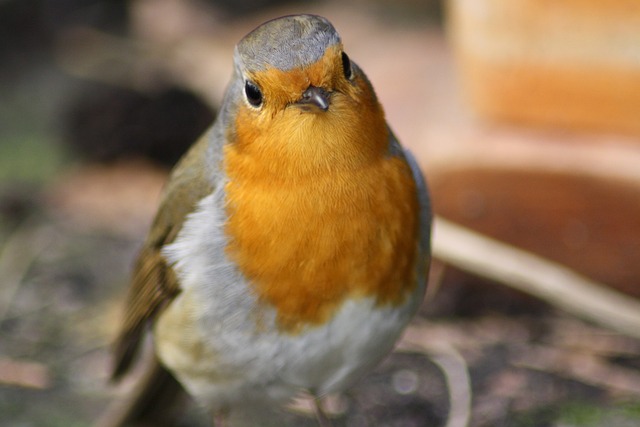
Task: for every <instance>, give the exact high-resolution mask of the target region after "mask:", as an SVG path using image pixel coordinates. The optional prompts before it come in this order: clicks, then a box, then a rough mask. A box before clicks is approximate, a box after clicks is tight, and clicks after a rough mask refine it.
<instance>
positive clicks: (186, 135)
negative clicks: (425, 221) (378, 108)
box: [0, 0, 640, 427]
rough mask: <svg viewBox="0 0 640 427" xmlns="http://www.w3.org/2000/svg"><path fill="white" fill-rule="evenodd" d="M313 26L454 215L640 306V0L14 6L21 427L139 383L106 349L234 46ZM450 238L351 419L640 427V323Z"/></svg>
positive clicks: (9, 257) (3, 354)
mask: <svg viewBox="0 0 640 427" xmlns="http://www.w3.org/2000/svg"><path fill="white" fill-rule="evenodd" d="M302 12H306V13H317V14H320V15H323V16H325V17H327V18H329V20H331V21H332V22H333V24H334V25H335V27H336V28H337V29H338V31H339V32H340V33H341V35H342V38H343V42H344V45H345V49H346V51H347V52H348V53H349V55H350V57H351V58H352V59H353V60H354V61H356V62H357V63H358V64H359V65H360V66H361V67H362V68H363V69H364V70H365V72H366V73H367V75H368V77H369V79H370V80H371V81H372V83H373V85H374V87H375V89H376V91H377V93H378V96H379V98H380V100H381V102H382V104H383V106H384V108H385V111H386V114H387V118H388V122H389V123H390V125H391V127H392V128H393V130H394V132H395V133H396V134H397V136H398V138H399V139H400V141H401V142H402V143H403V144H404V145H405V146H407V147H409V148H410V149H411V150H412V151H413V152H414V153H415V154H416V156H417V158H418V159H419V162H420V164H421V166H422V167H423V170H424V172H425V174H426V176H427V179H428V181H429V183H430V187H431V191H432V197H433V204H434V209H435V212H436V214H437V215H438V216H440V217H442V218H446V219H448V220H451V221H454V222H455V223H458V224H461V225H463V226H465V227H467V228H468V229H470V230H474V231H476V232H479V233H482V234H483V235H485V236H489V237H491V238H493V239H497V240H499V241H502V242H504V243H506V244H508V245H509V247H510V248H517V249H521V250H525V251H528V252H530V253H532V254H535V255H537V256H540V257H543V258H544V259H547V260H549V261H552V262H553V263H555V264H554V265H559V266H562V268H568V269H571V270H572V271H574V272H576V273H578V274H579V275H580V276H581V277H583V278H586V279H588V280H590V281H592V282H594V283H596V284H597V286H598V289H605V290H606V291H607V292H609V291H613V292H615V293H616V294H615V295H616V296H617V297H618V299H616V300H615V301H618V303H619V304H620V311H622V305H624V306H625V307H627V308H628V307H629V306H628V305H627V304H631V307H636V306H634V305H633V304H637V303H638V298H640V283H639V280H638V279H639V278H640V2H638V1H637V0H611V1H608V2H602V1H595V0H563V1H546V0H545V1H543V0H447V1H445V0H399V1H393V0H370V1H367V0H351V1H339V0H333V1H331V0H329V1H297V2H285V1H276V0H238V1H233V0H128V1H127V0H120V1H107V0H0V425H6V426H52V427H53V426H86V425H89V424H90V422H91V420H93V419H95V418H96V417H97V415H98V414H99V413H100V412H101V411H102V410H103V409H104V408H105V406H106V405H107V404H108V402H110V401H111V400H113V399H115V398H118V397H121V396H123V395H124V394H125V393H126V390H127V388H128V387H129V388H130V386H131V383H127V382H125V384H123V385H121V386H119V387H115V386H113V385H110V384H108V382H107V376H108V367H109V351H108V347H109V344H110V342H111V340H112V339H113V337H114V334H115V331H116V329H117V326H118V324H119V316H120V313H121V306H122V301H123V299H124V292H125V290H126V288H127V286H128V276H129V273H130V269H131V265H132V260H133V258H134V256H135V254H136V251H137V249H138V247H139V246H140V244H141V241H142V239H143V238H144V236H145V234H146V231H147V227H148V226H149V223H150V221H151V219H152V216H153V214H154V212H155V209H156V207H157V203H158V197H159V194H160V192H161V190H162V186H163V183H164V181H165V179H166V177H167V173H168V171H169V170H170V168H171V166H172V165H173V164H174V162H175V161H176V160H177V159H178V158H179V157H180V155H181V154H182V153H183V152H184V151H185V150H186V149H187V148H188V147H189V145H190V144H191V143H192V142H193V141H194V140H195V138H196V137H197V136H198V135H199V134H200V133H201V132H203V130H204V129H205V128H207V127H208V126H209V124H210V123H211V122H212V120H213V119H214V117H215V114H216V110H217V108H218V107H219V103H220V101H221V98H222V94H223V91H224V88H225V86H226V84H227V81H228V79H229V77H230V74H231V66H232V52H233V47H234V45H235V43H236V42H237V41H238V40H239V39H240V38H241V37H242V36H243V35H244V34H246V33H247V32H248V31H250V30H251V29H253V28H254V27H255V26H256V25H258V24H260V23H261V22H263V21H265V20H267V19H271V18H273V17H276V16H280V15H285V14H291V13H302ZM445 238H447V236H446V235H445V234H444V233H442V234H438V230H436V236H435V239H436V242H438V239H443V240H444V239H445ZM435 246H436V254H435V255H436V261H435V263H434V267H433V272H432V278H431V282H430V293H429V294H428V296H427V301H425V304H424V306H423V309H422V310H421V312H420V315H419V317H418V318H417V319H416V321H415V322H414V324H413V325H412V326H411V328H410V329H409V331H408V333H407V335H406V336H405V338H404V339H403V340H402V341H401V343H400V345H399V348H398V351H397V352H395V353H394V354H392V355H391V356H390V357H389V358H388V359H387V360H386V361H385V362H384V363H383V364H382V365H381V366H380V367H379V368H378V369H377V370H376V371H375V372H373V373H371V374H370V375H368V376H367V377H365V378H363V379H362V381H360V382H359V383H358V384H357V385H356V386H355V387H354V388H353V389H352V390H350V391H349V392H348V393H345V394H344V395H340V396H332V397H331V398H330V399H329V402H328V406H329V409H330V412H332V414H333V416H334V417H335V423H336V425H337V426H365V425H380V426H445V425H446V426H448V427H453V426H464V425H469V426H474V427H485V426H486V427H494V426H510V427H511V426H513V427H525V426H526V427H543V426H553V427H560V426H563V427H567V426H575V427H583V426H584V427H587V426H616V427H625V426H638V425H640V339H639V338H640V322H639V323H637V329H636V330H637V331H638V333H633V332H631V333H629V332H627V333H623V332H620V330H616V329H615V328H610V327H607V326H603V324H604V325H607V324H608V323H610V322H607V319H604V322H598V321H597V319H596V321H594V319H593V317H591V316H589V312H588V310H589V308H588V307H586V308H585V309H584V310H583V311H581V310H580V308H579V307H578V308H577V309H575V310H573V311H571V312H567V311H565V310H563V309H560V308H558V306H560V307H564V306H565V305H566V304H564V305H563V304H562V303H556V301H555V295H558V298H560V297H561V296H562V294H563V291H562V290H563V289H572V291H570V292H564V294H566V293H568V294H569V295H564V296H562V297H563V298H564V300H565V301H566V300H567V299H569V300H570V299H571V298H572V295H571V292H574V293H575V292H578V291H575V290H574V288H563V286H564V285H563V281H562V280H559V279H558V280H553V279H550V280H549V283H548V285H549V286H551V287H555V288H553V289H556V290H557V292H556V291H552V292H551V293H550V295H549V296H547V297H546V298H543V299H540V298H538V297H536V296H533V295H535V294H536V293H535V292H527V290H526V289H524V290H523V289H520V290H514V289H513V288H512V287H511V286H509V283H508V282H509V280H508V279H506V280H502V281H500V280H498V281H496V280H493V279H492V278H491V275H485V274H483V273H482V271H473V272H472V273H470V272H469V271H470V270H469V269H468V268H464V266H462V265H456V262H453V261H451V260H450V259H444V258H443V257H440V258H439V256H438V255H439V252H438V250H437V249H438V247H439V245H438V244H436V245H435ZM453 246H455V245H453ZM481 256H483V257H486V258H487V259H488V260H490V261H492V262H497V263H500V262H501V260H500V259H495V256H494V254H493V253H492V252H491V251H487V253H483V254H481ZM492 257H494V258H493V259H492ZM534 270H535V269H534ZM522 274H523V275H533V276H535V275H536V271H523V272H522ZM585 292H587V291H586V290H585ZM578 293H582V291H579V292H578ZM532 294H533V295H532ZM595 295H596V298H597V295H600V294H598V293H597V292H596V294H595ZM576 296H578V295H576ZM602 300H603V301H604V300H605V299H604V298H603V299H602ZM609 308H610V313H611V316H612V317H615V315H616V312H617V307H616V305H615V304H613V305H612V306H610V307H609ZM639 314H640V312H639ZM585 319H591V320H585ZM636 319H637V317H636ZM609 326H610V325H609ZM192 409H193V408H192ZM190 413H191V414H192V415H190V416H188V417H184V418H181V421H180V423H178V424H179V425H184V426H199V425H206V424H203V421H204V420H205V417H203V416H202V414H201V413H199V412H198V411H197V410H196V409H194V410H192V411H190ZM308 413H309V411H308V410H307V409H306V407H305V406H304V405H302V404H299V405H296V406H295V407H293V408H291V411H290V412H288V413H286V414H284V415H282V420H281V421H279V422H278V423H279V424H278V423H276V424H275V425H285V424H287V425H315V424H314V421H313V420H312V419H310V418H309V417H308Z"/></svg>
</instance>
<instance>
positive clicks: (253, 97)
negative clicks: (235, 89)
mask: <svg viewBox="0 0 640 427" xmlns="http://www.w3.org/2000/svg"><path fill="white" fill-rule="evenodd" d="M244 94H245V95H246V96H247V101H249V104H251V105H253V106H254V107H259V106H260V105H262V91H261V90H260V88H259V87H258V86H257V85H256V84H255V83H253V82H251V81H249V80H247V81H246V83H245V84H244Z"/></svg>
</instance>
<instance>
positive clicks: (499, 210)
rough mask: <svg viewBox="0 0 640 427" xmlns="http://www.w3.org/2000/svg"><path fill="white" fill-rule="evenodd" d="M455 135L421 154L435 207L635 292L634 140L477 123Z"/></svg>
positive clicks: (639, 202) (638, 189)
mask: <svg viewBox="0 0 640 427" xmlns="http://www.w3.org/2000/svg"><path fill="white" fill-rule="evenodd" d="M453 139H454V138H453V137H452V141H451V143H450V144H444V143H441V144H440V147H441V148H440V149H439V150H431V152H430V153H429V157H428V161H427V158H425V156H426V154H424V155H422V156H421V157H422V158H423V159H424V160H425V162H424V163H428V164H427V165H426V168H425V170H426V171H427V175H428V177H429V181H430V187H431V191H432V193H433V200H434V208H435V211H436V212H437V213H438V214H439V215H441V216H443V217H445V218H447V219H450V220H453V221H456V222H458V223H460V224H462V225H464V226H466V227H469V228H471V229H474V230H476V231H480V232H482V233H484V234H486V235H488V236H491V237H494V238H497V239H499V240H501V241H504V242H506V243H509V244H511V245H514V246H516V247H519V248H521V249H524V250H528V251H531V252H533V253H535V254H537V255H541V256H544V257H546V258H549V259H550V260H553V261H555V262H558V263H560V264H563V265H565V266H567V267H569V268H571V269H573V270H576V271H577V272H580V273H581V274H583V275H585V276H587V277H589V278H591V279H594V280H597V281H600V282H603V283H607V284H608V285H610V286H612V287H613V288H615V289H617V290H619V291H621V292H624V293H626V294H628V295H633V296H636V297H640V286H638V282H637V278H638V277H640V262H639V260H640V144H637V145H636V144H635V142H634V141H627V140H624V139H622V138H614V137H608V136H600V137H596V136H591V137H587V136H578V135H575V136H570V135H566V134H562V135H558V134H556V135H551V134H540V133H537V134H536V133H531V132H529V133H526V132H524V131H518V132H513V131H505V130H485V131H484V132H481V131H479V130H478V129H476V131H475V132H469V133H468V134H467V135H466V136H464V135H458V137H457V138H455V141H453ZM442 142H444V141H442ZM443 147H446V148H443Z"/></svg>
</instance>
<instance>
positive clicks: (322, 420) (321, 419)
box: [313, 396, 333, 427]
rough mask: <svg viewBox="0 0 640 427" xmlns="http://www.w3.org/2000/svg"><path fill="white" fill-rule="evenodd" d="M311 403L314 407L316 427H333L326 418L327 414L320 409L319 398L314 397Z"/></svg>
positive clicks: (320, 402)
mask: <svg viewBox="0 0 640 427" xmlns="http://www.w3.org/2000/svg"><path fill="white" fill-rule="evenodd" d="M313 403H314V405H313V406H314V407H315V412H316V419H317V420H318V425H319V426H320V427H333V424H332V423H331V420H330V419H329V417H327V414H326V413H325V412H324V410H323V409H322V401H321V400H320V398H319V397H317V396H314V397H313Z"/></svg>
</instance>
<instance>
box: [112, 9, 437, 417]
mask: <svg viewBox="0 0 640 427" xmlns="http://www.w3.org/2000/svg"><path fill="white" fill-rule="evenodd" d="M233 62H234V70H233V75H232V77H231V81H230V83H229V85H228V86H227V90H226V92H225V95H224V98H223V102H222V108H221V110H220V113H219V115H218V117H217V118H216V120H215V121H214V123H213V125H212V126H211V128H210V129H209V130H207V131H206V132H205V133H204V135H203V136H202V137H201V138H200V139H199V140H198V141H197V142H196V143H195V144H194V145H193V146H192V147H191V149H190V150H189V151H188V152H187V153H186V154H185V156H184V157H183V158H182V159H181V160H180V161H179V163H178V164H177V165H176V167H175V168H174V170H173V171H172V172H171V174H170V176H169V179H168V183H167V185H166V188H165V189H164V193H163V196H162V198H161V202H160V206H159V208H158V212H157V214H156V217H155V219H154V220H153V222H152V225H151V229H150V231H149V233H148V236H147V238H146V240H145V241H144V243H143V245H142V248H141V249H140V252H139V255H138V258H137V261H136V263H135V265H134V271H133V274H132V279H131V285H130V287H129V292H128V295H127V300H126V305H125V310H124V316H123V321H122V326H121V330H120V333H119V335H118V337H117V339H116V341H115V345H114V353H113V354H114V365H113V371H112V378H113V379H115V380H119V379H120V378H122V377H123V376H124V375H125V374H126V373H127V372H129V371H131V370H132V366H133V365H134V361H136V360H138V359H140V357H139V354H140V353H141V352H140V349H141V347H143V342H145V340H146V339H147V338H146V337H148V336H151V337H152V338H151V341H152V342H153V354H152V357H151V359H152V364H153V369H150V370H149V372H150V374H149V375H148V376H147V378H146V379H144V381H145V382H146V383H145V384H142V383H141V384H140V386H139V391H138V396H137V397H135V398H131V402H135V405H134V404H133V403H131V404H130V405H129V406H130V408H129V409H128V412H127V411H123V413H124V412H126V415H122V417H121V419H120V421H119V422H120V424H118V425H121V424H122V425H124V424H126V423H129V422H133V421H135V420H136V419H140V418H142V417H143V413H144V412H145V411H144V410H143V409H141V408H142V406H144V405H143V403H144V404H145V405H146V406H155V407H156V408H157V407H159V406H163V405H164V403H160V397H159V396H160V394H161V393H159V392H158V389H162V388H163V387H164V388H166V389H169V388H172V389H177V388H182V389H184V390H185V391H186V392H187V393H188V394H189V395H190V396H192V397H193V398H194V399H195V401H196V402H198V403H200V404H201V405H202V406H203V407H205V408H207V410H208V411H210V413H211V414H212V422H213V424H214V425H217V426H226V425H227V423H228V421H229V417H230V414H231V413H233V411H237V410H240V409H241V408H242V407H243V406H244V405H252V404H254V403H255V404H266V405H273V406H275V407H279V406H281V405H283V404H285V403H286V402H288V401H290V400H291V399H292V398H294V397H295V396H297V395H299V393H308V394H309V395H311V396H313V397H314V399H315V400H314V401H315V402H316V414H317V420H318V423H319V425H321V426H329V425H331V421H330V418H329V416H328V415H327V414H326V413H325V412H324V411H323V409H322V405H321V403H320V400H319V398H320V397H321V396H324V395H326V394H327V393H333V392H339V391H342V390H345V389H346V388H348V387H349V386H351V385H352V384H353V383H354V382H355V381H356V380H358V379H359V378H360V377H361V376H363V375H364V374H366V373H367V372H369V371H370V370H372V369H373V368H374V367H375V366H376V365H377V364H378V363H379V362H380V361H381V360H382V359H383V358H384V357H385V356H387V355H388V354H389V353H390V352H391V350H392V349H393V347H394V345H395V342H396V341H397V339H398V338H399V336H400V334H401V333H402V331H403V330H404V329H405V328H406V326H407V324H408V323H409V322H410V320H411V319H412V317H413V316H414V314H415V313H416V312H417V309H418V307H419V306H420V304H421V302H422V300H423V297H424V292H425V288H426V281H427V276H428V270H429V264H430V240H431V221H432V213H431V206H430V199H429V193H428V189H427V185H426V182H425V179H424V176H423V174H422V172H421V170H420V168H419V166H418V164H417V162H416V160H415V158H414V157H413V156H412V154H411V153H410V152H409V151H408V150H407V149H405V148H403V147H402V146H401V145H400V143H399V142H398V140H397V138H396V137H395V135H394V134H393V132H392V131H391V128H390V127H389V125H388V124H387V121H386V118H385V115H384V111H383V108H382V106H381V104H380V102H379V100H378V98H377V96H376V94H375V92H374V89H373V86H372V84H371V83H370V81H369V80H368V79H367V77H366V75H365V74H364V72H363V71H362V69H361V68H360V67H359V66H358V65H357V64H356V63H355V62H353V61H352V60H351V59H350V58H349V56H348V55H347V53H346V52H345V50H344V47H343V44H342V40H341V38H340V36H339V34H338V32H337V31H336V29H335V28H334V27H333V25H332V24H331V23H330V22H329V20H327V19H326V18H323V17H320V16H317V15H290V16H284V17H279V18H276V19H273V20H270V21H267V22H265V23H263V24H262V25H260V26H258V27H257V28H255V29H254V30H252V31H251V32H249V33H248V34H247V35H246V36H245V37H243V38H242V39H241V40H240V41H239V42H238V44H237V45H236V47H235V50H234V55H233ZM399 72H400V70H399ZM147 341H148V340H147ZM141 381H142V380H141ZM154 393H155V396H156V397H154ZM165 396H173V394H171V393H165ZM154 399H157V400H155V401H154ZM133 406H135V408H134V409H132V407H133Z"/></svg>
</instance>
